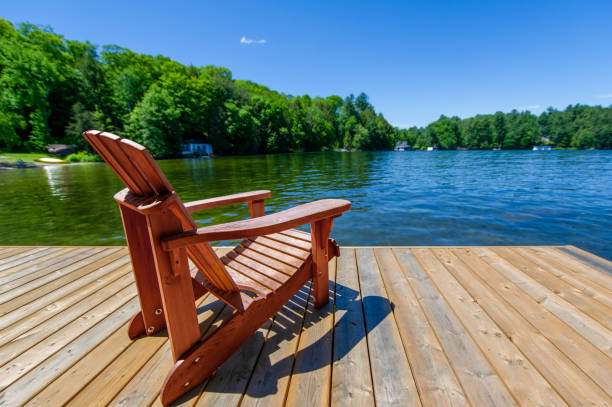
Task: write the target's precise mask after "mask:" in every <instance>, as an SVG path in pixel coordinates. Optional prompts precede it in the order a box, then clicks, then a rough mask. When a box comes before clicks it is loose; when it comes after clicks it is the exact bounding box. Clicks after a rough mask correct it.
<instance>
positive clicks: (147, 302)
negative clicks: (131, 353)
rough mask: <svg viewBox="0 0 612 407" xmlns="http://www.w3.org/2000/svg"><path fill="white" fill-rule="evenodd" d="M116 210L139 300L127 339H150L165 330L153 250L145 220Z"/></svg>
mask: <svg viewBox="0 0 612 407" xmlns="http://www.w3.org/2000/svg"><path fill="white" fill-rule="evenodd" d="M119 209H120V211H121V218H122V219H123V227H124V230H125V236H126V240H127V242H128V248H129V251H130V258H131V260H132V271H133V273H134V279H135V280H136V288H137V290H138V299H139V300H140V310H141V311H140V312H139V313H138V314H136V315H134V317H133V318H132V321H131V322H130V327H129V329H128V334H129V337H130V338H131V339H134V338H137V337H138V336H140V335H143V334H147V335H152V334H154V333H155V332H157V331H160V330H162V329H164V328H165V326H166V320H165V319H164V315H163V307H162V299H161V295H160V293H159V284H158V282H157V275H156V273H155V260H154V258H153V249H152V247H151V240H150V238H149V234H148V231H147V218H146V216H145V215H142V214H141V213H138V212H136V211H135V210H133V209H130V208H129V207H127V206H124V205H119Z"/></svg>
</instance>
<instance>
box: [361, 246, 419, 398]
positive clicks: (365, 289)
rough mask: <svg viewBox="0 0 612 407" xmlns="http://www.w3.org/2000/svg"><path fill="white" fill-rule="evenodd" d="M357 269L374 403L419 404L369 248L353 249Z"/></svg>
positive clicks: (414, 385)
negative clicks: (354, 250) (355, 252)
mask: <svg viewBox="0 0 612 407" xmlns="http://www.w3.org/2000/svg"><path fill="white" fill-rule="evenodd" d="M357 270H358V273H359V284H360V287H361V295H362V302H363V310H364V315H365V323H366V332H367V341H368V352H369V355H370V364H371V371H372V383H373V385H374V398H375V401H376V405H377V406H391V405H401V406H420V405H421V402H420V399H419V395H418V391H417V388H416V384H415V382H414V377H413V375H412V372H411V369H410V364H409V362H408V359H407V357H406V353H405V352H404V347H403V345H402V339H401V337H400V334H399V331H398V329H397V325H396V324H395V319H394V318H393V311H392V309H391V304H390V303H389V301H388V299H387V294H386V292H385V288H384V286H383V284H382V281H381V277H380V271H379V269H378V265H377V263H376V257H375V256H374V250H373V249H357ZM363 373H364V374H367V372H363Z"/></svg>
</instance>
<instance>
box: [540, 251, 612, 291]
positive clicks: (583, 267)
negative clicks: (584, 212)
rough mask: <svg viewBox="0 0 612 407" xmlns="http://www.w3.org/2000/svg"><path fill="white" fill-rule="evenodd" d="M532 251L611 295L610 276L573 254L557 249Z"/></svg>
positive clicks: (611, 276)
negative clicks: (582, 277) (570, 269)
mask: <svg viewBox="0 0 612 407" xmlns="http://www.w3.org/2000/svg"><path fill="white" fill-rule="evenodd" d="M532 250H533V251H534V252H536V253H537V254H538V256H543V257H545V258H547V259H550V260H551V261H553V262H554V263H561V264H564V265H566V266H568V267H571V268H572V270H573V271H574V273H577V274H581V275H583V276H585V277H586V278H587V279H589V280H590V281H592V282H594V283H596V284H598V285H599V286H601V287H603V288H605V289H606V290H608V292H610V293H612V275H610V274H608V273H606V272H602V270H601V269H598V268H597V267H593V265H591V264H589V263H585V262H583V261H581V260H580V259H579V258H577V257H576V256H575V255H574V253H572V254H570V253H567V252H565V251H563V250H560V249H557V248H540V247H534V248H532Z"/></svg>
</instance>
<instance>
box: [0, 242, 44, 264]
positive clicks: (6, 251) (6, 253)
mask: <svg viewBox="0 0 612 407" xmlns="http://www.w3.org/2000/svg"><path fill="white" fill-rule="evenodd" d="M33 249H36V247H6V246H4V248H3V249H2V251H0V261H3V260H4V259H6V258H8V257H12V258H15V257H16V256H18V255H19V254H20V253H23V252H27V251H30V250H33ZM0 264H2V263H0Z"/></svg>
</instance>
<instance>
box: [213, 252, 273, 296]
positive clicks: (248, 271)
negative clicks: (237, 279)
mask: <svg viewBox="0 0 612 407" xmlns="http://www.w3.org/2000/svg"><path fill="white" fill-rule="evenodd" d="M221 261H222V262H223V263H224V264H225V267H226V268H231V269H234V270H236V271H237V272H239V273H240V274H242V275H243V276H245V277H247V278H249V279H251V280H253V281H255V282H257V283H259V284H261V285H263V286H266V287H268V288H269V289H271V290H273V291H276V290H278V289H279V288H280V287H281V283H279V282H278V281H275V280H273V279H271V278H270V277H268V276H266V275H265V274H261V273H258V272H257V271H255V270H254V269H252V268H250V267H247V266H245V265H244V264H241V263H238V262H237V261H236V260H232V259H230V258H228V257H222V258H221Z"/></svg>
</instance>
